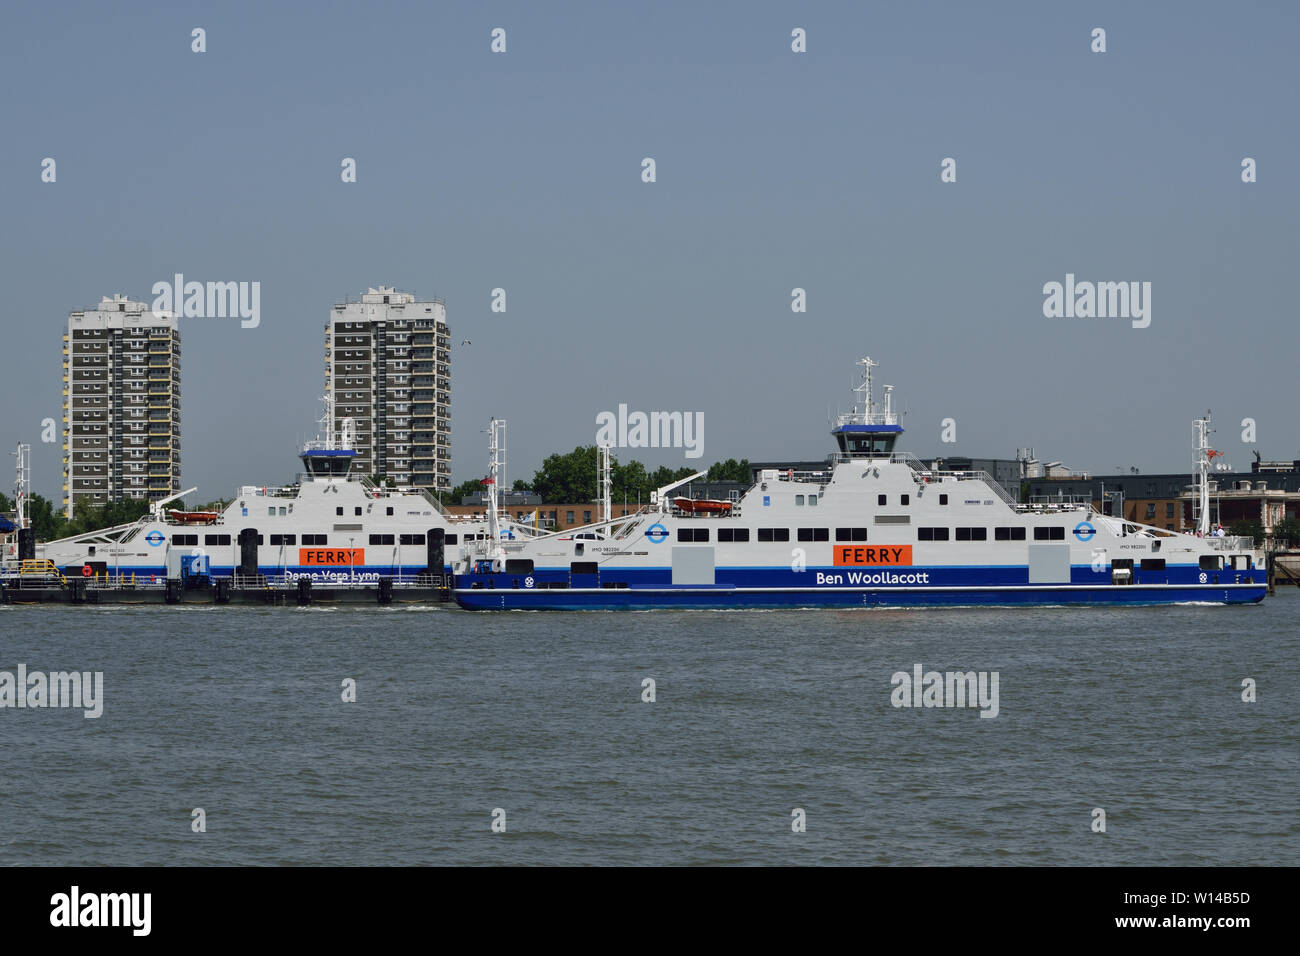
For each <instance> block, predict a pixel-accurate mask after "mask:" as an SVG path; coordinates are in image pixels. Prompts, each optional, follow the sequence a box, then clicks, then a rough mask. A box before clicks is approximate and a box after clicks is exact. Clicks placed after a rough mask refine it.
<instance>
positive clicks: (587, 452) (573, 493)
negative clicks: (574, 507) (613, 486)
mask: <svg viewBox="0 0 1300 956" xmlns="http://www.w3.org/2000/svg"><path fill="white" fill-rule="evenodd" d="M596 460H597V452H596V446H595V445H579V446H578V447H577V448H575V449H573V451H571V452H569V453H568V454H559V453H556V454H554V455H549V456H547V457H546V458H545V459H544V460H543V461H542V467H541V468H540V469H539V470H538V471H537V473H536V474H534V475H533V491H534V492H535V493H536V494H539V495H541V496H542V500H543V501H547V502H566V501H591V500H592V499H594V498H595V497H596Z"/></svg>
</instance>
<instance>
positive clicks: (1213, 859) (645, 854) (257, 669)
mask: <svg viewBox="0 0 1300 956" xmlns="http://www.w3.org/2000/svg"><path fill="white" fill-rule="evenodd" d="M1298 612H1300V595H1297V594H1296V593H1295V592H1294V591H1287V592H1283V593H1280V594H1279V595H1278V596H1277V597H1275V598H1271V599H1269V600H1267V601H1266V602H1265V603H1264V604H1263V605H1261V606H1258V607H1244V608H1241V607H1239V608H1223V607H1205V606H1179V607H1166V608H1097V609H1078V608H1069V609H1067V608H1045V609H1037V610H1027V609H996V608H993V609H988V608H982V609H949V610H910V611H882V610H860V611H859V610H854V611H820V610H819V611H773V612H663V613H659V612H656V613H586V614H557V613H536V614H529V613H512V614H491V613H488V614H470V613H466V612H461V611H458V610H456V609H454V608H451V607H427V608H394V609H379V608H354V609H323V608H311V609H297V608H274V609H253V608H231V607H223V608H215V607H214V608H185V607H181V608H172V607H147V608H113V607H61V606H51V607H34V608H19V607H0V670H9V671H13V670H15V669H16V667H17V665H18V664H19V663H24V664H26V665H27V668H28V669H29V670H42V671H55V670H72V669H76V670H80V671H103V673H104V685H105V693H104V713H103V716H102V717H100V718H99V719H97V720H89V719H85V718H84V717H83V716H82V714H81V712H80V711H77V710H50V709H47V710H30V709H25V710H14V709H4V710H0V741H3V744H4V753H5V763H6V773H5V787H4V791H5V792H4V799H3V801H0V863H7V864H14V863H41V864H64V863H68V864H71V863H78V864H159V863H161V864H168V863H180V864H311V863H339V864H422V863H440V864H448V863H526V864H566V863H567V864H571V863H578V864H595V863H721V864H726V863H747V864H748V863H810V864H815V863H849V864H852V863H897V864H964V863H1026V864H1029V863H1052V864H1057V863H1083V864H1254V863H1283V864H1289V865H1296V864H1300V814H1298V813H1297V810H1298V809H1300V808H1298V801H1300V798H1298V797H1297V792H1298V791H1300V734H1298V733H1297V703H1298V702H1300V694H1298V693H1297V690H1296V686H1297V685H1296V680H1295V667H1296V663H1297V660H1300V653H1298V652H1300V638H1298V636H1297V634H1298V632H1300V628H1297V626H1296V625H1297V617H1298ZM917 663H920V664H922V665H923V667H924V668H925V669H926V670H931V669H933V670H940V671H946V670H963V671H965V670H976V671H990V672H992V671H996V672H997V673H998V675H999V711H1000V712H999V714H998V716H997V717H996V718H993V719H986V718H981V717H980V716H979V711H978V710H977V709H964V710H963V709H934V708H931V709H915V710H909V709H899V708H895V707H893V706H892V705H891V700H890V697H891V691H892V689H893V688H892V686H891V682H890V679H891V675H892V674H894V673H895V672H896V671H908V672H911V670H912V668H913V666H914V665H915V664H917ZM646 677H651V678H653V679H654V680H655V682H656V696H657V699H656V701H655V702H654V703H644V702H643V701H642V699H641V696H642V681H643V679H644V678H646ZM1247 677H1249V678H1253V679H1254V680H1255V681H1257V683H1258V701H1257V702H1256V703H1244V702H1243V701H1242V699H1241V695H1242V686H1241V683H1242V679H1243V678H1247ZM345 678H353V679H355V681H356V682H357V701H356V703H344V702H343V701H342V700H341V693H342V690H341V682H342V681H343V680H344V679H345ZM195 807H202V808H203V809H204V810H205V811H206V814H207V832H206V833H202V834H196V833H193V832H191V826H190V821H191V811H192V810H193V808H195ZM1095 807H1100V808H1103V809H1104V810H1105V812H1106V815H1107V821H1106V824H1107V832H1106V833H1104V834H1098V833H1093V832H1092V831H1091V828H1090V827H1091V823H1092V819H1093V817H1092V810H1093V808H1095ZM494 808H502V809H504V811H505V820H506V828H507V829H506V832H505V833H493V832H492V829H491V824H492V812H493V810H494ZM794 808H802V809H803V810H804V811H805V812H806V816H807V832H804V833H795V832H792V829H791V820H792V816H791V812H792V810H793V809H794Z"/></svg>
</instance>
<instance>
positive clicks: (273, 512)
mask: <svg viewBox="0 0 1300 956" xmlns="http://www.w3.org/2000/svg"><path fill="white" fill-rule="evenodd" d="M266 513H267V514H268V515H270V516H271V517H274V516H275V509H274V508H267V509H266Z"/></svg>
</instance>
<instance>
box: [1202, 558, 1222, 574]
mask: <svg viewBox="0 0 1300 956" xmlns="http://www.w3.org/2000/svg"><path fill="white" fill-rule="evenodd" d="M1222 568H1223V555H1221V554H1203V555H1201V570H1202V571H1219V570H1221V569H1222Z"/></svg>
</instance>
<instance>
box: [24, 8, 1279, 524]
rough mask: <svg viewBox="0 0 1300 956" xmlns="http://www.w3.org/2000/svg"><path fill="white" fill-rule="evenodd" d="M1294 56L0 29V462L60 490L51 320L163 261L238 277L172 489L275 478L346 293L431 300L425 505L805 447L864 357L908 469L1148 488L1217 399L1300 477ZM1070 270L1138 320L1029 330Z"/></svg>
mask: <svg viewBox="0 0 1300 956" xmlns="http://www.w3.org/2000/svg"><path fill="white" fill-rule="evenodd" d="M1298 27H1300V6H1297V5H1294V4H1287V3H1269V4H1262V3H1215V4H1211V3H1173V2H1168V3H1155V2H1153V3H1143V4H1129V3H1088V4H1086V5H1085V4H1066V3H1052V4H1044V3H1029V2H1026V3H991V4H970V3H958V2H953V3H880V4H866V3H816V2H813V3H808V2H800V3H793V2H791V3H762V2H754V3H741V2H735V3H711V2H698V3H670V2H665V3H655V4H608V3H565V2H557V3H548V4H536V3H463V4H461V3H428V2H425V3H409V4H408V3H367V4H364V5H362V4H337V3H336V4H329V3H313V4H290V3H249V4H243V3H224V4H204V3H189V4H187V3H184V2H181V3H169V4H156V5H154V4H132V3H122V4H113V5H107V4H97V3H78V2H71V3H50V4H22V5H19V4H6V5H4V7H3V8H0V88H3V89H4V90H5V93H4V95H3V98H2V99H0V130H2V131H3V134H4V135H3V139H2V141H0V223H3V226H4V228H3V229H0V278H2V279H3V281H4V288H5V290H6V309H5V318H4V323H5V327H4V333H5V334H4V344H3V345H2V346H0V383H2V386H3V387H2V388H0V402H3V407H4V409H5V412H6V413H5V414H4V415H2V416H0V447H3V449H4V450H5V451H6V452H9V451H12V450H13V447H14V446H15V445H16V444H17V443H18V442H19V441H25V442H30V443H31V444H32V446H33V458H32V476H33V486H34V489H35V490H36V491H37V492H39V493H42V494H45V495H47V496H49V497H53V498H57V497H59V495H60V492H59V488H60V485H61V482H62V476H61V472H60V469H61V464H60V461H61V454H62V452H61V448H60V445H59V444H57V443H54V444H47V443H42V441H41V422H42V420H43V419H46V418H54V419H56V420H58V419H60V418H61V404H60V403H61V397H60V394H61V393H60V389H61V382H60V374H61V373H60V362H61V353H60V349H61V335H62V334H63V333H64V332H65V331H66V327H67V316H68V313H69V312H70V311H72V310H77V309H84V308H91V307H94V306H95V305H96V304H97V303H98V302H99V300H100V299H101V298H102V297H104V296H106V295H111V294H113V293H115V292H122V293H126V294H128V295H130V296H131V297H132V298H135V299H140V300H144V301H146V302H150V301H152V294H151V290H152V287H153V284H154V283H155V282H158V281H162V280H169V279H170V278H171V276H172V275H173V274H174V273H178V272H179V273H183V274H184V275H185V276H186V278H187V279H192V280H199V281H223V282H224V281H248V282H252V281H256V282H259V283H260V284H261V321H260V324H259V325H258V326H257V327H256V328H243V327H241V325H240V323H239V322H238V321H237V320H232V319H220V318H189V319H182V320H181V338H182V434H183V442H182V471H183V486H184V487H190V486H194V485H197V486H199V488H200V492H199V494H198V497H199V498H201V499H203V500H208V499H209V498H215V497H218V496H221V495H227V496H228V495H229V494H231V493H233V491H234V490H235V488H236V487H237V486H238V485H240V484H259V483H263V484H264V483H269V482H273V481H282V480H284V479H285V478H286V477H288V476H290V475H292V474H293V472H294V471H295V470H296V462H295V461H294V459H293V456H294V455H295V454H296V450H297V446H298V444H299V443H300V442H301V441H303V440H304V439H307V438H311V437H313V436H314V434H315V431H316V425H315V422H316V419H317V418H319V416H320V405H319V396H320V395H321V394H323V389H324V368H325V366H324V349H323V346H324V325H325V323H326V321H327V319H328V316H329V310H330V306H331V305H332V304H333V303H335V302H339V301H342V300H343V299H344V297H345V296H353V297H355V296H357V295H358V294H360V293H361V292H363V291H364V290H365V289H366V288H368V287H370V286H377V285H380V284H386V285H392V286H396V287H397V288H399V289H402V290H406V291H412V292H415V293H416V294H417V295H436V296H438V297H441V298H443V299H445V300H446V303H447V314H448V322H449V325H450V327H451V339H452V344H453V350H452V418H453V433H452V441H453V445H452V456H453V457H452V467H453V475H454V479H455V480H456V481H457V482H459V481H462V480H464V479H467V478H471V477H479V476H481V475H482V474H483V473H485V471H486V465H487V435H486V426H487V422H488V419H489V418H490V417H492V416H496V417H500V418H505V419H507V421H508V422H509V438H508V473H507V474H508V478H509V479H510V480H513V479H514V478H517V477H530V476H531V475H532V473H533V471H534V470H535V469H536V468H537V467H538V466H539V465H540V463H541V460H542V458H543V457H544V456H545V455H547V454H549V453H551V452H553V451H560V450H570V449H572V448H573V447H574V446H576V445H578V444H591V443H593V442H594V441H595V437H596V417H597V415H599V414H600V413H601V412H602V411H616V410H617V409H618V407H619V405H620V404H626V405H627V406H628V408H629V409H631V410H644V411H652V410H667V411H682V412H684V413H688V414H697V413H698V414H702V415H703V419H704V436H703V446H702V448H703V455H702V457H701V458H699V459H688V458H686V457H685V449H624V450H622V451H621V452H620V453H619V457H620V458H622V459H623V460H627V459H630V458H639V459H641V460H642V461H645V462H646V463H647V464H649V465H651V466H652V467H653V466H657V465H660V464H666V465H670V466H673V467H678V466H680V465H682V464H701V465H705V466H706V465H707V464H708V463H709V462H712V461H714V460H720V459H726V458H730V457H735V458H744V457H748V458H751V459H755V460H758V459H795V460H807V459H817V458H820V457H822V456H823V455H824V454H825V453H826V452H828V451H830V450H832V447H833V446H832V440H831V439H830V437H829V435H828V424H827V420H828V413H834V412H838V411H844V410H847V408H848V406H849V405H850V403H851V401H852V395H851V393H850V392H849V388H850V387H851V386H852V385H853V384H854V383H855V381H856V377H857V372H858V370H857V369H856V367H855V366H854V362H855V360H856V359H858V358H859V357H861V356H863V355H870V356H871V357H872V358H873V359H874V360H875V361H877V362H879V363H880V365H879V368H877V369H876V372H875V375H876V381H877V383H879V384H892V385H894V386H896V391H895V396H896V402H897V406H898V407H899V408H900V409H901V410H903V412H904V418H903V425H904V427H905V428H906V430H907V434H906V435H905V436H904V438H903V440H902V444H901V445H900V447H906V448H907V449H908V450H911V451H913V452H915V453H917V454H921V455H932V454H946V455H970V456H976V457H986V456H987V457H1008V458H1009V457H1013V456H1014V454H1015V451H1016V449H1017V448H1022V447H1029V446H1032V447H1034V448H1035V449H1036V451H1037V454H1038V457H1039V458H1040V459H1043V460H1060V461H1063V462H1065V463H1066V464H1067V465H1069V466H1070V467H1073V468H1076V469H1081V470H1089V471H1092V472H1094V473H1108V472H1113V471H1115V470H1116V469H1119V468H1122V469H1124V470H1127V469H1128V468H1130V467H1138V468H1140V469H1141V470H1142V471H1144V472H1165V471H1185V470H1189V469H1190V467H1191V449H1192V420H1193V419H1194V418H1196V417H1197V416H1199V415H1201V414H1204V413H1205V411H1206V410H1212V411H1213V415H1214V421H1215V428H1216V432H1215V435H1214V438H1213V442H1212V443H1213V444H1214V446H1215V447H1216V448H1219V449H1221V450H1223V451H1224V452H1225V457H1226V460H1227V461H1228V462H1230V463H1231V464H1233V465H1234V466H1235V467H1236V468H1237V469H1238V470H1247V469H1248V468H1249V463H1250V460H1251V452H1252V451H1256V450H1257V451H1259V452H1260V453H1261V454H1262V455H1263V457H1264V458H1265V459H1292V458H1300V419H1298V418H1297V416H1296V415H1295V414H1294V408H1295V404H1294V396H1295V393H1296V356H1297V345H1298V344H1300V331H1297V326H1296V323H1295V311H1296V310H1295V291H1294V290H1295V281H1296V280H1295V271H1296V270H1295V250H1296V242H1295V230H1296V223H1297V221H1300V216H1298V215H1297V213H1298V212H1300V180H1297V177H1296V175H1295V173H1294V171H1288V168H1287V166H1286V164H1287V163H1288V162H1290V161H1291V160H1293V159H1294V158H1295V157H1297V156H1300V143H1298V142H1297V139H1298V138H1300V134H1298V133H1297V129H1298V128H1300V126H1298V124H1297V123H1296V107H1295V102H1294V98H1295V93H1296V90H1297V89H1300V65H1298V64H1300V58H1297V57H1296V56H1295V54H1294V50H1295V48H1296V45H1297V41H1298V40H1300V29H1298ZM195 28H201V29H203V30H204V31H205V41H206V49H205V51H204V52H201V53H198V52H194V51H193V50H192V43H193V40H192V31H193V30H194V29H195ZM497 28H500V29H503V30H504V31H505V39H506V50H505V52H503V53H496V52H493V51H492V49H491V45H492V31H493V30H494V29H497ZM796 28H799V29H802V30H804V31H806V52H794V51H793V50H792V43H793V42H794V41H793V40H792V35H791V34H792V31H793V30H795V29H796ZM1096 28H1102V29H1104V30H1105V31H1106V32H1105V40H1106V50H1105V52H1094V51H1093V50H1092V46H1093V45H1094V39H1093V31H1094V29H1096ZM345 157H351V158H353V159H355V161H356V170H357V175H356V182H351V183H345V182H343V181H342V178H341V163H342V161H343V159H344V158H345ZM647 157H649V158H652V159H653V160H654V162H655V181H654V182H644V181H643V160H644V159H645V158H647ZM1246 157H1249V158H1252V159H1253V160H1255V164H1256V176H1257V181H1255V182H1250V183H1246V182H1243V181H1242V161H1243V159H1244V158H1246ZM46 158H52V159H54V160H55V164H56V166H55V170H56V178H55V181H54V182H43V181H42V161H43V160H44V159H46ZM948 158H951V159H954V160H955V161H956V181H955V182H943V181H941V176H940V173H941V163H942V162H943V160H945V159H948ZM1067 274H1073V275H1074V276H1075V277H1076V281H1093V282H1119V281H1124V282H1139V283H1146V282H1149V283H1150V284H1151V286H1150V288H1151V299H1150V306H1151V310H1150V320H1151V321H1150V324H1149V326H1147V327H1145V328H1136V327H1134V325H1133V323H1132V322H1131V321H1129V320H1128V319H1124V318H1104V319H1103V318H1049V317H1047V316H1045V315H1044V300H1045V294H1044V286H1045V284H1047V283H1050V282H1061V283H1064V282H1065V279H1066V275H1067ZM496 288H501V289H504V290H505V291H506V310H505V311H504V312H494V311H492V307H491V306H492V290H493V289H496ZM796 288H798V289H803V290H805V296H806V311H804V312H794V311H792V308H791V304H792V290H794V289H796ZM466 340H468V341H469V343H470V344H462V343H463V342H465V341H466ZM1247 418H1249V419H1252V420H1253V421H1254V422H1255V429H1256V432H1255V437H1256V439H1257V440H1256V441H1255V442H1254V443H1251V442H1247V441H1243V440H1242V438H1243V435H1242V432H1243V427H1242V425H1241V422H1242V420H1243V419H1247ZM945 419H952V420H953V422H954V423H955V436H954V434H953V431H954V429H952V428H950V429H949V436H948V437H955V438H956V441H955V442H944V441H943V440H942V438H943V435H942V430H943V427H944V421H945ZM7 460H9V461H11V462H12V459H7ZM0 469H4V470H5V474H3V475H0V487H3V488H4V489H5V490H6V491H8V486H9V484H10V479H9V471H8V469H9V466H7V465H5V464H4V463H3V461H0Z"/></svg>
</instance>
